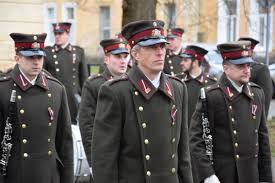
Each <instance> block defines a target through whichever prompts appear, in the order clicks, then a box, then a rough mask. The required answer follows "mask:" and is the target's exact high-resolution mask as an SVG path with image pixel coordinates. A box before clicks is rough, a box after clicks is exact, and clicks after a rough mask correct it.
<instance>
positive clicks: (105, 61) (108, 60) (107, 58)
mask: <svg viewBox="0 0 275 183" xmlns="http://www.w3.org/2000/svg"><path fill="white" fill-rule="evenodd" d="M103 59H104V60H103V61H104V63H105V64H106V65H108V64H109V62H110V56H108V55H104V58H103Z"/></svg>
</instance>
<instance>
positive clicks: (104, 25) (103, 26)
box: [100, 6, 111, 40]
mask: <svg viewBox="0 0 275 183" xmlns="http://www.w3.org/2000/svg"><path fill="white" fill-rule="evenodd" d="M110 36H111V29H110V7H109V6H101V7H100V39H101V40H102V39H109V38H110Z"/></svg>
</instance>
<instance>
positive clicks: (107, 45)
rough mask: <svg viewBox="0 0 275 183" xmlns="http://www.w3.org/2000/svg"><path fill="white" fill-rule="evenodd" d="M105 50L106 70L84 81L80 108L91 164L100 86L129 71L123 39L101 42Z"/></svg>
mask: <svg viewBox="0 0 275 183" xmlns="http://www.w3.org/2000/svg"><path fill="white" fill-rule="evenodd" d="M100 45H101V46H102V48H103V50H104V54H105V55H104V63H105V64H106V68H105V71H104V72H103V73H102V74H98V75H94V76H90V77H89V78H88V79H87V80H86V81H85V83H84V86H83V90H82V100H81V104H80V109H79V127H80V131H81V136H82V142H83V146H84V149H85V152H86V156H87V159H88V162H89V164H90V166H91V145H92V134H93V126H94V118H95V113H96V104H97V96H98V92H99V88H100V86H101V85H102V84H103V83H105V82H106V81H108V80H110V79H113V77H115V76H120V75H122V74H124V73H125V72H126V71H127V66H128V59H127V57H128V54H129V52H128V50H127V48H126V44H125V42H124V41H123V40H122V39H105V40H103V41H101V42H100Z"/></svg>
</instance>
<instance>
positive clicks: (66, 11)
mask: <svg viewBox="0 0 275 183" xmlns="http://www.w3.org/2000/svg"><path fill="white" fill-rule="evenodd" d="M62 21H63V22H70V23H71V24H72V26H71V32H70V42H71V43H73V44H75V42H76V4H75V3H63V5H62Z"/></svg>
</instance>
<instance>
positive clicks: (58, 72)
mask: <svg viewBox="0 0 275 183" xmlns="http://www.w3.org/2000/svg"><path fill="white" fill-rule="evenodd" d="M70 27H71V23H67V22H62V23H57V24H53V29H54V35H55V45H54V46H49V47H46V50H45V51H46V59H45V63H44V67H45V69H46V70H47V71H49V72H50V73H51V74H52V76H54V77H55V78H57V79H58V80H59V81H61V82H62V83H63V84H64V85H65V88H66V91H67V94H68V103H69V109H70V113H71V120H72V123H73V124H76V123H77V113H78V104H79V102H80V95H81V89H82V86H83V84H84V81H85V80H86V79H87V77H88V71H87V65H86V62H85V54H84V50H83V49H82V48H80V47H79V46H73V45H71V44H70V43H69V38H70V37H69V34H70Z"/></svg>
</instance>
